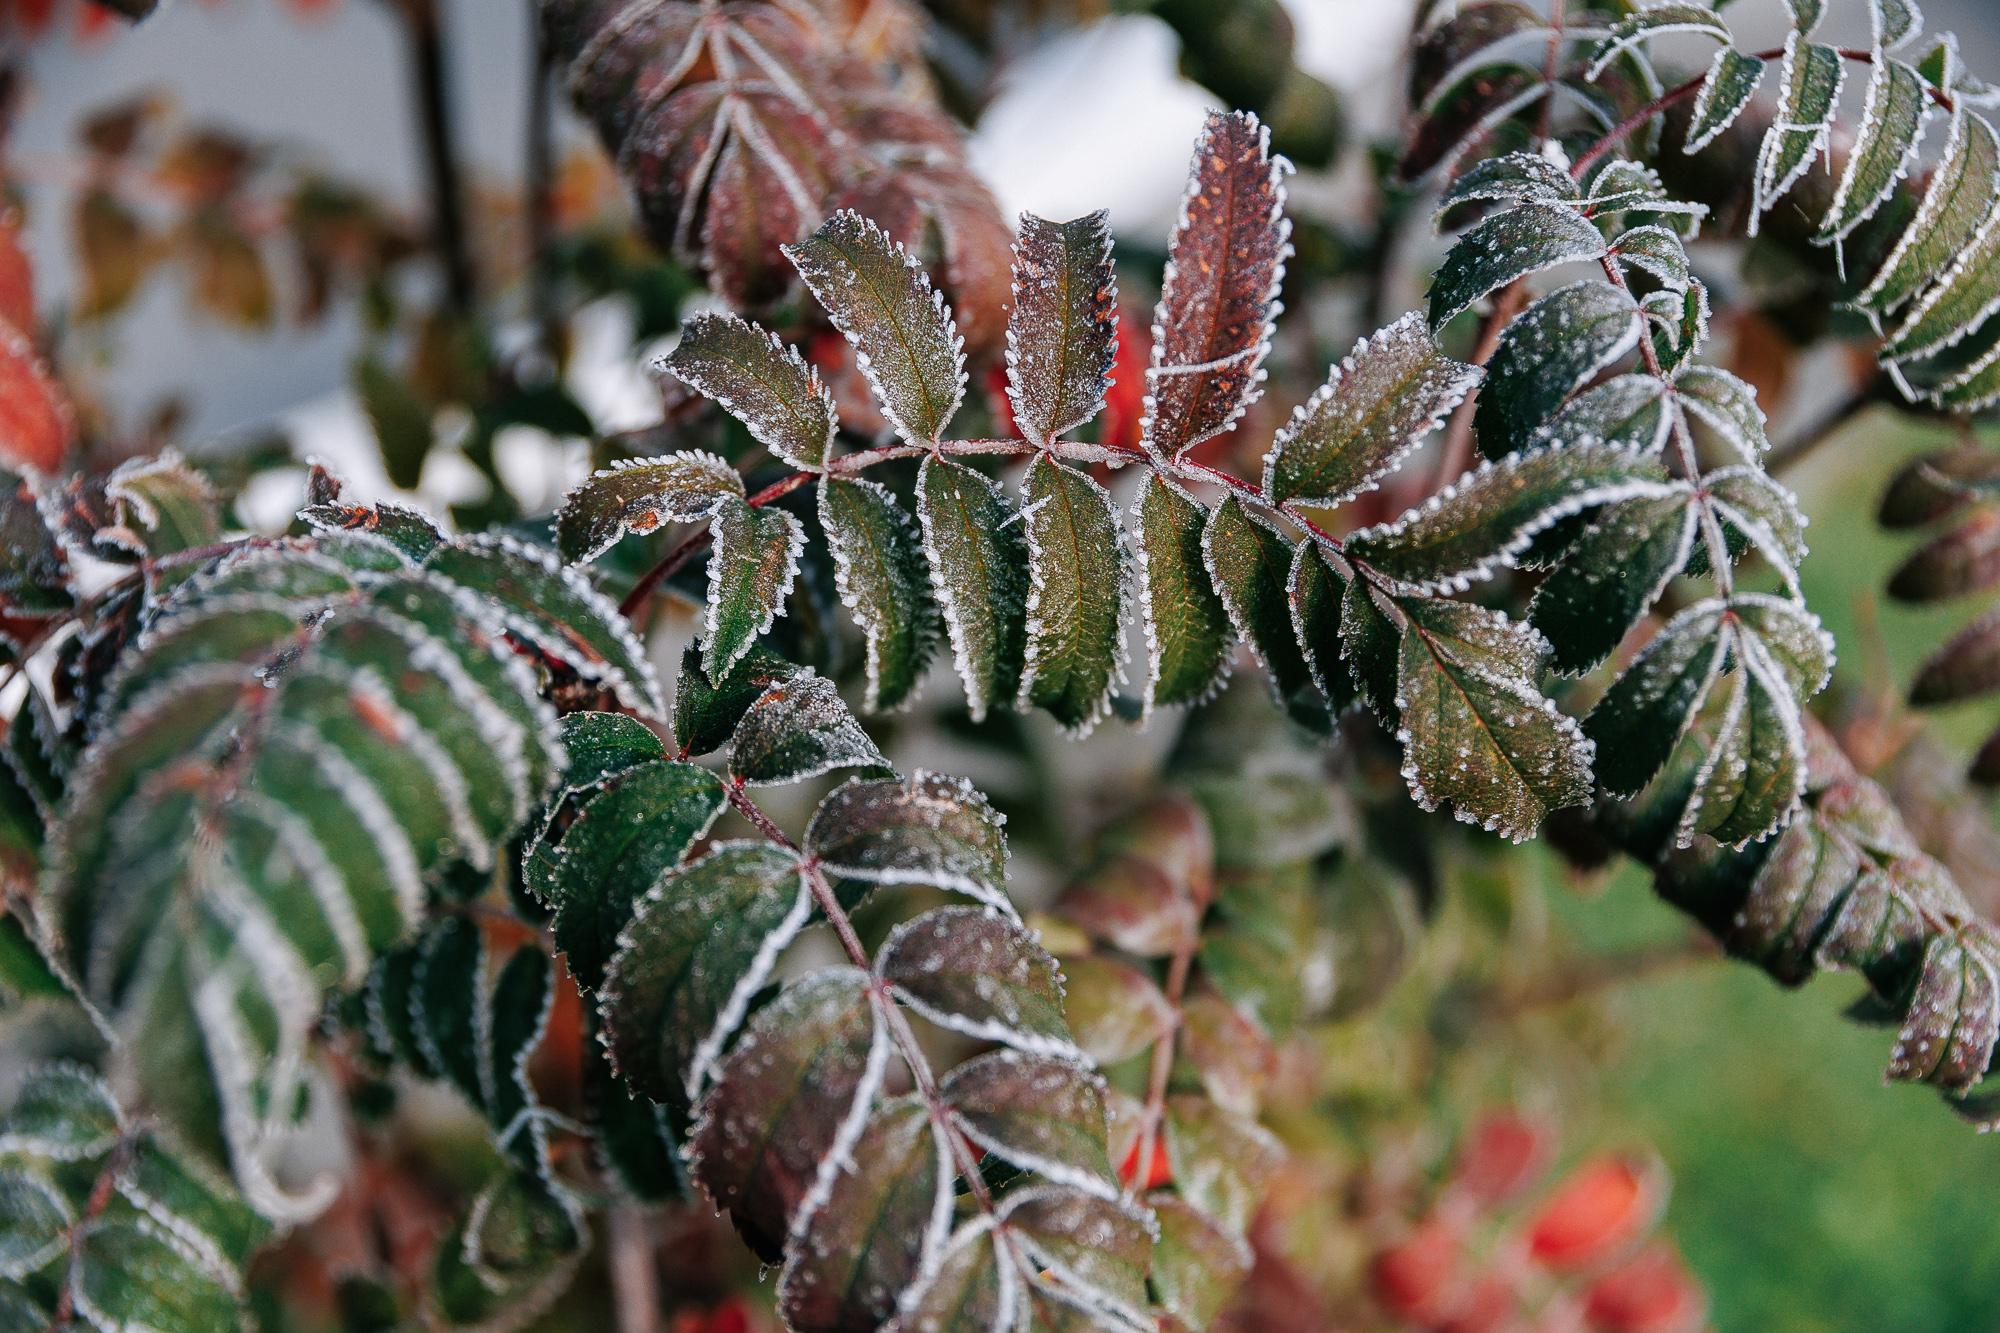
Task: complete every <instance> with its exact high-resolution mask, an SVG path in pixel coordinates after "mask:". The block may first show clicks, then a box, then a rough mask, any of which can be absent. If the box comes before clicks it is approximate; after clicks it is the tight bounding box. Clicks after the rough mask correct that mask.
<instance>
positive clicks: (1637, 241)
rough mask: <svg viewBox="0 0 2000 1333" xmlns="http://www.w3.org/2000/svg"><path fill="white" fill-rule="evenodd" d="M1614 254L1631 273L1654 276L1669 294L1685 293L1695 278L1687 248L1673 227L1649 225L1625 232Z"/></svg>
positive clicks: (1616, 245)
mask: <svg viewBox="0 0 2000 1333" xmlns="http://www.w3.org/2000/svg"><path fill="white" fill-rule="evenodd" d="M1611 253H1612V254H1613V255H1615V256H1616V257H1617V259H1618V262H1619V263H1620V264H1622V265H1624V266H1625V269H1626V271H1627V272H1630V271H1632V270H1634V269H1637V270H1638V271H1640V272H1642V273H1645V274H1648V275H1650V276H1651V277H1652V278H1653V279H1654V280H1655V281H1657V282H1658V283H1659V284H1660V285H1661V286H1662V287H1665V288H1667V289H1668V290H1669V291H1674V292H1684V291H1686V290H1687V286H1688V280H1689V278H1690V277H1691V276H1692V275H1691V274H1690V272H1689V270H1688V257H1687V247H1686V246H1684V245H1682V244H1681V238H1680V236H1679V234H1678V233H1676V232H1675V231H1674V230H1673V229H1672V228H1670V227H1662V226H1659V225H1658V224H1649V225H1647V226H1644V227H1634V228H1632V229H1631V230H1630V231H1626V232H1621V233H1620V234H1619V236H1618V239H1617V240H1615V241H1613V242H1612V243H1611Z"/></svg>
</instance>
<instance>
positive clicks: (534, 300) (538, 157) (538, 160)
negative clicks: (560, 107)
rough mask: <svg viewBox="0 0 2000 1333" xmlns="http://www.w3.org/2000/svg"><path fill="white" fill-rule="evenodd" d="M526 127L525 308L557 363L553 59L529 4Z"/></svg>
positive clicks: (550, 357)
mask: <svg viewBox="0 0 2000 1333" xmlns="http://www.w3.org/2000/svg"><path fill="white" fill-rule="evenodd" d="M528 45H529V48H530V55H529V57H528V60H529V70H528V127H527V162H526V171H525V175H526V177H527V180H526V185H525V189H526V193H527V198H526V199H525V200H524V201H523V202H524V206H525V209H526V212H527V223H528V310H529V314H530V316H531V317H532V318H533V319H534V322H535V329H536V331H537V333H538V335H539V337H540V339H541V344H542V355H544V356H546V357H547V358H548V360H549V365H550V367H551V369H553V368H554V367H555V365H556V364H557V361H558V357H559V354H560V351H561V341H562V337H561V335H562V330H561V325H560V319H559V316H558V313H557V310H556V283H555V280H556V272H555V255H554V253H553V249H554V244H555V202H556V201H555V172H556V163H555V156H556V151H555V117H554V114H553V113H554V109H555V108H554V105H553V102H554V99H553V97H552V96H551V93H552V91H553V85H554V83H555V79H554V64H553V60H552V57H551V53H550V51H549V45H548V35H547V34H546V33H545V32H543V30H542V24H541V15H540V12H539V10H538V8H536V7H535V6H530V7H529V8H528Z"/></svg>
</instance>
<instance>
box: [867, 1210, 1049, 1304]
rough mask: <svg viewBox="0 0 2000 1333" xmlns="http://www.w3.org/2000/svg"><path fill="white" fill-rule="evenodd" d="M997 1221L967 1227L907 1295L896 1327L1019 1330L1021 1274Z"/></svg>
mask: <svg viewBox="0 0 2000 1333" xmlns="http://www.w3.org/2000/svg"><path fill="white" fill-rule="evenodd" d="M993 1221H994V1219H993V1218H992V1217H991V1216H988V1215H983V1214H982V1215H980V1216H976V1217H974V1218H973V1219H972V1220H971V1221H969V1222H967V1223H965V1224H964V1225H963V1226H961V1227H960V1228H959V1229H958V1230H957V1231H956V1232H955V1233H953V1234H952V1236H951V1239H950V1240H949V1241H948V1242H947V1243H946V1244H945V1245H944V1247H943V1249H942V1251H941V1252H940V1253H939V1254H938V1256H937V1257H936V1259H934V1260H933V1261H932V1262H931V1264H930V1265H929V1267H928V1269H927V1271H925V1272H924V1273H923V1275H922V1277H921V1280H920V1281H919V1282H918V1283H917V1284H916V1285H915V1286H913V1287H911V1288H910V1289H909V1290H908V1291H907V1292H905V1293H904V1295H903V1298H902V1300H901V1301H900V1302H899V1306H900V1308H899V1311H898V1314H897V1317H896V1321H895V1323H894V1324H892V1325H890V1327H891V1328H894V1329H897V1330H899V1331H900V1330H903V1329H953V1330H957V1329H964V1330H966V1333H972V1330H974V1329H993V1330H998V1329H1004V1328H1010V1327H1017V1326H1018V1324H1019V1319H1020V1316H1019V1313H1018V1312H1019V1310H1020V1306H1021V1302H1022V1300H1023V1292H1022V1290H1021V1275H1020V1272H1019V1271H1018V1268H1017V1264H1016V1261H1015V1259H1014V1257H1013V1254H1012V1251H1011V1250H1002V1248H1001V1243H1000V1240H999V1236H998V1232H997V1231H996V1230H995V1228H994V1225H993Z"/></svg>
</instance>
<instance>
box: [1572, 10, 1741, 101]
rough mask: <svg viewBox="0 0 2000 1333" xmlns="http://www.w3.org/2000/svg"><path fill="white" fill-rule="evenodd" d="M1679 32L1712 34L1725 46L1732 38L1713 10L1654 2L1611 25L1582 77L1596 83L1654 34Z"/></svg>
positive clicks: (1594, 51)
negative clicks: (1617, 61) (1627, 53)
mask: <svg viewBox="0 0 2000 1333" xmlns="http://www.w3.org/2000/svg"><path fill="white" fill-rule="evenodd" d="M1682 33H1696V34H1699V35H1700V36H1703V37H1713V38H1715V40H1716V41H1718V42H1721V43H1722V44H1723V46H1724V47H1725V48H1727V47H1729V46H1730V45H1731V44H1732V42H1733V40H1734V39H1733V38H1732V37H1731V36H1730V33H1729V25H1728V24H1726V23H1724V22H1723V21H1722V20H1721V19H1720V18H1718V17H1716V14H1715V11H1714V10H1712V9H1708V8H1706V7H1704V6H1702V5H1694V4H1672V3H1669V4H1661V5H1655V6H1653V7H1652V8H1651V9H1642V10H1640V11H1639V12H1638V13H1636V14H1628V15H1626V16H1625V17H1624V18H1622V19H1620V20H1618V22H1616V23H1614V24H1613V25H1612V26H1611V31H1610V33H1609V34H1607V35H1606V36H1605V37H1604V39H1603V40H1602V41H1600V42H1599V43H1598V44H1597V47H1596V49H1594V50H1593V51H1592V52H1591V53H1590V67H1589V68H1588V69H1586V70H1585V71H1584V78H1586V79H1589V80H1590V81H1591V82H1593V83H1595V82H1596V81H1597V80H1598V79H1599V78H1600V77H1602V75H1603V74H1604V71H1605V70H1606V69H1608V68H1610V66H1611V64H1612V62H1613V61H1615V60H1617V59H1618V57H1619V56H1621V55H1623V54H1624V53H1625V52H1627V51H1631V50H1636V49H1637V48H1639V47H1641V46H1643V45H1644V44H1645V43H1647V42H1650V41H1652V40H1653V39H1654V38H1655V37H1664V36H1667V35H1669V34H1682Z"/></svg>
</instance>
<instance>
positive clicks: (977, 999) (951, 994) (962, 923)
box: [875, 907, 1084, 1061]
mask: <svg viewBox="0 0 2000 1333" xmlns="http://www.w3.org/2000/svg"><path fill="white" fill-rule="evenodd" d="M875 970H876V972H877V973H878V974H879V975H880V976H881V978H882V980H883V981H885V982H887V983H888V984H889V985H890V986H891V987H893V988H894V994H895V996H896V998H897V999H898V1000H899V1001H900V1002H901V1003H903V1004H904V1005H906V1006H908V1007H909V1008H910V1009H912V1010H913V1011H915V1012H916V1013H918V1014H920V1015H921V1016H922V1017H923V1018H925V1019H926V1020H928V1021H929V1022H932V1023H936V1024H937V1025H939V1026H940V1027H945V1028H949V1029H951V1030H952V1031H955V1032H962V1033H964V1034H966V1035H967V1036H970V1037H974V1038H977V1039H978V1040H980V1041H992V1042H999V1043H1000V1044H1002V1045H1005V1046H1012V1047H1014V1048H1015V1049H1017V1050H1023V1051H1028V1052H1030V1053H1031V1054H1035V1055H1049V1056H1054V1057H1056V1058H1058V1059H1067V1060H1076V1061H1082V1060H1083V1058H1084V1056H1083V1052H1081V1051H1079V1050H1078V1049H1077V1047H1076V1043H1075V1042H1074V1041H1072V1040H1071V1038H1070V1031H1069V1024H1067V1023H1066V1022H1064V1021H1063V983H1062V977H1061V974H1060V973H1059V972H1058V971H1057V969H1056V960H1055V959H1054V958H1052V957H1050V956H1049V952H1048V950H1046V949H1044V948H1043V947H1042V946H1041V944H1040V943H1039V942H1037V941H1036V939H1035V937H1034V936H1033V935H1032V934H1031V933H1029V931H1028V930H1027V929H1026V928H1025V927H1023V926H1022V925H1021V924H1020V923H1019V922H1018V921H1016V920H1014V919H1012V918H1011V917H1007V916H1002V915H1000V914H998V913H996V912H993V911H990V910H988V909H985V908H980V907H940V908H938V909H936V910H935V911H930V912H926V913H924V914H923V915H922V916H920V917H916V918H915V919H913V920H910V921H906V922H904V923H903V924H902V925H900V926H898V927H896V929H895V930H894V931H892V932H891V933H890V935H889V938H888V940H887V941H886V942H885V943H884V944H883V945H882V950H881V953H880V954H879V955H877V957H876V960H875Z"/></svg>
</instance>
